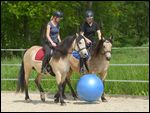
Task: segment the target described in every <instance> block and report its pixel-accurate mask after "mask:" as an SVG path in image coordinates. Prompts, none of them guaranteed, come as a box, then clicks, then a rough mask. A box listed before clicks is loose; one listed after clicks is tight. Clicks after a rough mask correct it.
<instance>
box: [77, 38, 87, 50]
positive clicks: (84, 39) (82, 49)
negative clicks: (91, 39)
mask: <svg viewBox="0 0 150 113" xmlns="http://www.w3.org/2000/svg"><path fill="white" fill-rule="evenodd" d="M82 38H83V39H84V41H85V38H84V37H82ZM82 38H81V39H82ZM81 39H80V40H81ZM80 40H79V41H80ZM79 41H77V38H76V44H77V47H78V49H79V50H78V51H77V50H76V51H77V52H80V51H82V50H83V49H86V46H85V47H83V48H80V46H79V43H78V42H79ZM85 42H86V41H85Z"/></svg>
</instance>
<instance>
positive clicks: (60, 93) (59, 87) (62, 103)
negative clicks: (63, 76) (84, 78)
mask: <svg viewBox="0 0 150 113" xmlns="http://www.w3.org/2000/svg"><path fill="white" fill-rule="evenodd" d="M58 89H59V95H60V103H61V105H64V103H65V102H64V99H63V95H62V89H63V88H62V83H60V84H59V85H58Z"/></svg>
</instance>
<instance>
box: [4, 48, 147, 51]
mask: <svg viewBox="0 0 150 113" xmlns="http://www.w3.org/2000/svg"><path fill="white" fill-rule="evenodd" d="M112 49H149V47H113V48H112ZM25 50H26V49H1V51H25Z"/></svg>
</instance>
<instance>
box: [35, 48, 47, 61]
mask: <svg viewBox="0 0 150 113" xmlns="http://www.w3.org/2000/svg"><path fill="white" fill-rule="evenodd" d="M44 54H45V51H44V48H43V47H42V48H41V49H39V50H38V52H37V53H36V55H35V60H43V58H44Z"/></svg>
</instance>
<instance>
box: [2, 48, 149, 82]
mask: <svg viewBox="0 0 150 113" xmlns="http://www.w3.org/2000/svg"><path fill="white" fill-rule="evenodd" d="M112 49H149V47H113V48H112ZM25 50H26V49H1V51H25ZM1 66H21V64H1ZM110 66H149V64H110ZM16 80H17V78H1V81H16ZM29 80H31V81H33V80H35V79H29ZM42 80H55V79H42ZM72 80H78V79H72ZM105 81H106V82H124V83H125V82H128V83H149V81H147V80H105Z"/></svg>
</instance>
